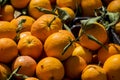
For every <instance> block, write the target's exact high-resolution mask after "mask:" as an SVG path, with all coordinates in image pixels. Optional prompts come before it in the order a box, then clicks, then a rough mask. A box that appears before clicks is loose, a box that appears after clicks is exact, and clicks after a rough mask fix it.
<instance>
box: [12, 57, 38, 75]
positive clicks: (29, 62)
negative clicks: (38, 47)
mask: <svg viewBox="0 0 120 80" xmlns="http://www.w3.org/2000/svg"><path fill="white" fill-rule="evenodd" d="M36 65H37V63H36V61H35V60H34V59H33V58H31V57H30V56H18V57H17V58H16V59H15V60H14V62H13V63H12V71H13V70H15V69H16V68H18V67H19V66H21V68H20V69H19V71H18V72H17V73H18V74H23V75H26V76H28V77H31V76H33V75H34V74H35V69H36Z"/></svg>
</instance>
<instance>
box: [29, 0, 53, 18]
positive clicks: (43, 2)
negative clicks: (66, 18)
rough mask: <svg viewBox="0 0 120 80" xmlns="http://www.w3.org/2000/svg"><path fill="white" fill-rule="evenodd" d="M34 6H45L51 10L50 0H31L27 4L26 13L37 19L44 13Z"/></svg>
mask: <svg viewBox="0 0 120 80" xmlns="http://www.w3.org/2000/svg"><path fill="white" fill-rule="evenodd" d="M36 7H41V8H45V9H48V10H51V9H52V7H51V4H50V0H31V1H30V3H29V5H28V14H29V15H31V16H32V17H33V18H35V19H37V18H39V17H40V16H42V15H43V14H44V13H43V12H40V11H39V10H38V9H36Z"/></svg>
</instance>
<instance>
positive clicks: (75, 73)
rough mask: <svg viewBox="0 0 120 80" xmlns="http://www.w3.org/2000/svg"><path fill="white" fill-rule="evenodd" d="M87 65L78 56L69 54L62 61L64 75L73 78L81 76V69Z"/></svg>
mask: <svg viewBox="0 0 120 80" xmlns="http://www.w3.org/2000/svg"><path fill="white" fill-rule="evenodd" d="M86 66H87V63H86V61H85V60H84V59H83V58H82V57H80V56H78V55H75V56H71V57H69V58H68V59H67V60H65V61H64V68H65V75H66V76H67V77H68V78H71V79H75V78H79V79H80V76H81V73H82V70H83V69H84V68H85V67H86Z"/></svg>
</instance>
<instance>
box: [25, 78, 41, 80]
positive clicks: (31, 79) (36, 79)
mask: <svg viewBox="0 0 120 80" xmlns="http://www.w3.org/2000/svg"><path fill="white" fill-rule="evenodd" d="M25 80H39V79H38V78H35V77H28V78H26V79H25Z"/></svg>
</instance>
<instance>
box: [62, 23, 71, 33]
mask: <svg viewBox="0 0 120 80" xmlns="http://www.w3.org/2000/svg"><path fill="white" fill-rule="evenodd" d="M63 27H64V28H65V29H66V30H68V31H70V32H71V29H70V28H69V27H68V25H66V24H63Z"/></svg>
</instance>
